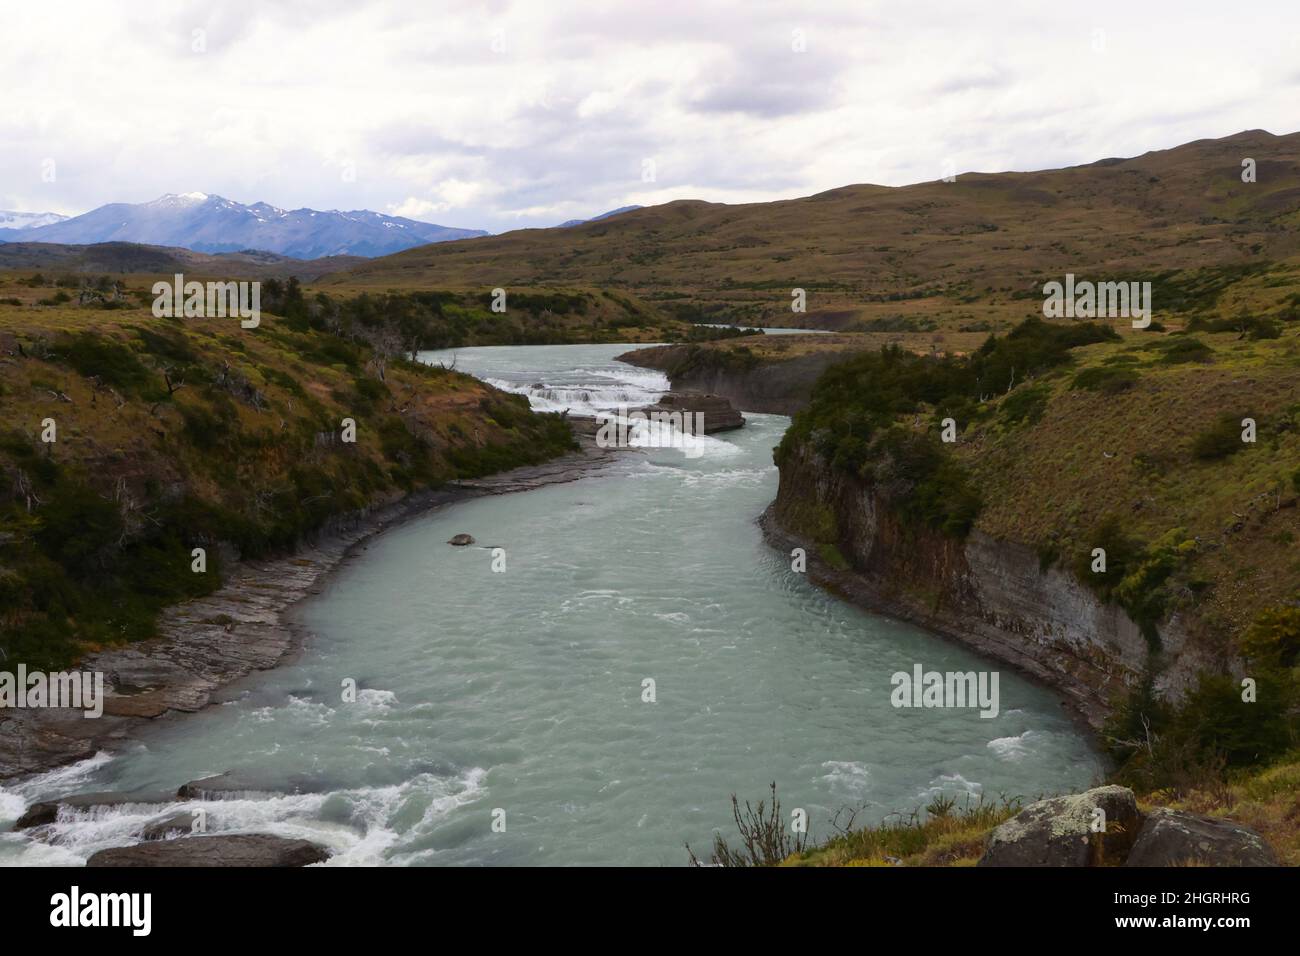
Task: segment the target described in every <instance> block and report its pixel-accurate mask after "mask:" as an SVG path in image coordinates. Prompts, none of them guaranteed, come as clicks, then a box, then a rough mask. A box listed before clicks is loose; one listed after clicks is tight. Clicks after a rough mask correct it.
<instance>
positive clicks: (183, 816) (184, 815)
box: [140, 811, 195, 843]
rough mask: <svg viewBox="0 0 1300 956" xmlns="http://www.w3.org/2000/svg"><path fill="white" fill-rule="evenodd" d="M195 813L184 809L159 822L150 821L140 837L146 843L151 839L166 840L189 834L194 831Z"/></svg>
mask: <svg viewBox="0 0 1300 956" xmlns="http://www.w3.org/2000/svg"><path fill="white" fill-rule="evenodd" d="M194 818H195V815H194V814H193V813H191V812H187V811H183V812H181V813H173V814H171V815H170V816H167V817H164V818H163V819H161V820H159V821H158V822H157V823H150V824H149V825H148V826H146V827H145V828H144V829H143V830H141V831H140V839H141V840H144V841H145V842H146V843H148V842H150V841H151V840H166V839H168V838H169V837H174V836H188V835H189V834H191V833H193V832H194Z"/></svg>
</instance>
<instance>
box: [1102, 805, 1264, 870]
mask: <svg viewBox="0 0 1300 956" xmlns="http://www.w3.org/2000/svg"><path fill="white" fill-rule="evenodd" d="M1188 864H1198V865H1201V866H1277V865H1278V862H1277V857H1275V856H1274V855H1273V851H1272V850H1270V849H1269V848H1268V845H1267V844H1266V843H1265V842H1264V840H1263V838H1262V837H1261V836H1260V835H1259V834H1258V833H1256V832H1255V831H1254V830H1252V829H1251V828H1250V827H1247V826H1242V825H1241V824H1240V823H1233V822H1232V821H1230V820H1215V819H1213V818H1212V817H1201V816H1196V815H1195V814H1191V813H1183V812H1181V811H1179V810H1169V809H1166V808H1164V807H1161V808H1159V809H1156V810H1152V811H1151V813H1150V814H1149V815H1148V816H1147V818H1146V822H1144V823H1143V824H1142V829H1141V830H1140V831H1138V835H1137V842H1136V843H1134V844H1133V850H1132V852H1131V853H1129V855H1128V859H1127V860H1126V861H1125V863H1124V865H1125V866H1186V865H1188Z"/></svg>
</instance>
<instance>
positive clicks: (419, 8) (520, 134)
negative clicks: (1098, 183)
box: [0, 0, 1300, 230]
mask: <svg viewBox="0 0 1300 956" xmlns="http://www.w3.org/2000/svg"><path fill="white" fill-rule="evenodd" d="M1296 9H1297V8H1296V7H1295V4H1294V2H1293V0H1269V2H1263V3H1260V4H1256V5H1254V6H1252V7H1251V8H1250V9H1249V13H1246V12H1243V11H1242V10H1240V9H1237V8H1233V7H1231V6H1227V5H1223V4H1221V3H1218V2H1207V0H1185V2H1173V0H1161V2H1152V3H1146V4H1135V3H1131V2H1128V0H1124V2H1119V0H1098V2H1095V3H1093V4H1090V5H1089V7H1088V10H1087V16H1086V17H1081V16H1080V14H1079V12H1078V11H1077V10H1076V9H1072V8H1070V7H1069V6H1068V5H1042V6H1031V5H1027V4H1000V5H998V6H996V7H992V8H988V9H986V10H983V11H981V12H980V13H979V14H978V15H977V16H976V15H972V13H971V11H970V8H969V7H968V6H967V5H964V4H954V3H945V2H941V0H913V2H910V3H908V4H905V5H904V4H890V5H888V6H886V5H884V4H881V3H870V2H864V0H840V2H830V0H828V2H824V3H818V4H816V5H802V4H795V3H779V2H774V0H714V2H699V0H693V2H682V3H674V2H667V3H654V4H642V3H632V2H628V3H626V4H613V3H608V2H597V0H584V2H569V3H564V4H541V3H536V2H529V0H497V2H494V3H490V4H485V5H482V6H476V5H468V4H464V3H461V2H456V0H448V2H445V3H414V2H403V0H376V2H370V3H366V4H356V3H352V2H349V0H287V2H281V3H276V4H265V3H259V2H255V0H224V2H222V0H194V2H179V3H178V2H174V0H132V2H131V3H130V4H106V3H103V2H102V0H42V2H41V3H39V4H10V5H8V6H7V8H6V12H5V18H6V24H5V26H6V31H5V41H4V42H5V51H6V52H5V56H4V57H3V58H2V59H0V89H3V90H4V91H5V94H4V96H3V98H0V142H3V143H4V149H3V150H0V208H17V209H24V210H31V211H46V210H50V211H54V212H62V213H78V212H84V211H85V210H87V209H89V208H92V207H94V206H97V205H100V204H102V203H105V202H111V201H124V202H139V201H143V200H147V199H152V198H154V197H156V196H157V195H158V194H160V193H162V192H187V191H190V190H202V191H204V192H209V193H219V194H221V195H226V196H229V197H230V198H232V199H238V200H241V201H246V202H251V201H253V200H257V199H262V200H266V201H268V202H271V203H273V204H275V205H278V206H282V207H286V208H294V207H300V206H313V207H317V208H327V209H329V208H341V209H356V208H371V209H385V210H398V211H401V212H402V214H403V215H410V216H416V217H418V218H430V217H434V216H436V217H439V218H437V219H436V221H438V222H443V223H445V224H447V225H455V226H468V227H477V228H487V229H492V230H500V229H509V228H515V227H517V226H519V225H548V224H551V223H552V222H553V221H554V220H555V219H556V218H569V217H571V216H575V217H581V216H589V215H592V214H595V213H599V212H602V211H604V210H607V209H611V208H614V207H616V206H621V205H626V204H629V203H633V202H642V203H644V202H647V201H650V202H656V201H664V200H665V199H667V198H669V197H686V196H689V197H692V198H699V199H709V200H716V201H754V200H763V199H774V198H781V197H789V196H798V195H807V194H810V193H814V192H818V191H821V190H824V189H830V188H833V187H835V186H840V185H844V184H846V183H853V182H879V183H885V184H891V185H898V184H902V183H907V182H915V181H919V180H926V179H934V178H936V177H937V176H938V175H940V174H941V172H942V168H943V164H944V163H945V162H946V161H947V160H948V159H951V160H952V161H953V162H954V163H955V164H956V166H957V168H958V170H959V171H966V170H970V169H1003V168H1015V169H1034V168H1044V167H1051V166H1058V165H1065V164H1071V163H1079V162H1088V161H1091V160H1094V159H1098V158H1101V157H1103V156H1115V155H1134V154H1137V153H1141V152H1145V151H1146V150H1148V149H1155V148H1163V147H1168V146H1173V145H1176V144H1178V143H1181V142H1185V141H1188V140H1191V139H1197V138H1201V137H1206V136H1222V135H1226V134H1229V133H1233V132H1236V131H1239V130H1241V129H1247V128H1253V127H1263V128H1266V129H1271V130H1272V131H1273V132H1277V133H1283V132H1291V131H1293V130H1294V128H1295V127H1296V125H1297V122H1296V115H1295V110H1294V103H1295V94H1296V86H1295V84H1296V82H1297V81H1296V77H1297V74H1296V72H1295V65H1294V64H1295V63H1296V62H1297V61H1298V60H1300V47H1298V45H1297V44H1298V42H1300V41H1298V40H1297V37H1298V36H1300V31H1298V30H1297V29H1296V27H1297V25H1298V24H1297V21H1300V14H1298V13H1297V12H1296ZM1098 29H1099V30H1102V31H1103V32H1104V39H1105V42H1104V51H1103V52H1098V51H1097V50H1095V49H1094V33H1093V31H1094V30H1098ZM795 30H800V31H802V36H803V37H804V38H805V40H806V50H805V51H804V52H797V51H796V50H795V49H794V47H795V46H796V45H797V44H794V43H792V37H793V36H794V31H795ZM195 31H202V33H200V34H196V32H195ZM496 31H500V36H501V37H502V38H503V39H504V50H503V52H495V51H494V48H493V40H494V35H495V32H496ZM196 37H201V38H202V43H201V44H197V45H200V46H202V47H203V50H204V52H195V46H196ZM652 157H653V158H655V160H656V162H657V173H658V175H657V179H656V181H655V182H654V183H652V184H647V183H644V182H642V179H641V169H642V160H643V159H646V158H652ZM46 159H53V160H54V161H55V162H56V169H57V175H56V178H55V181H54V182H45V181H43V180H42V178H41V172H42V163H43V161H44V160H46Z"/></svg>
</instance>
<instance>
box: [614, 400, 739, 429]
mask: <svg viewBox="0 0 1300 956" xmlns="http://www.w3.org/2000/svg"><path fill="white" fill-rule="evenodd" d="M638 411H640V412H642V413H644V414H646V415H653V414H660V415H663V414H668V415H672V414H681V415H689V414H698V415H699V416H700V417H699V419H698V421H699V422H700V425H701V427H702V428H703V430H704V434H706V435H712V434H713V433H714V432H725V431H730V430H731V429H733V428H740V427H741V426H743V425H744V424H745V419H744V416H742V415H741V414H740V412H738V411H736V410H735V409H734V408H733V407H732V406H731V402H730V401H728V400H727V399H725V398H723V397H722V396H721V395H704V394H697V393H695V392H668V393H666V394H664V395H662V396H660V398H659V402H658V404H655V405H647V406H646V407H645V408H642V409H638ZM683 431H691V432H692V434H694V431H693V430H692V429H689V428H684V429H683Z"/></svg>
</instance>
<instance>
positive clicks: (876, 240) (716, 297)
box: [328, 130, 1300, 329]
mask: <svg viewBox="0 0 1300 956" xmlns="http://www.w3.org/2000/svg"><path fill="white" fill-rule="evenodd" d="M1245 159H1253V160H1254V161H1255V171H1256V179H1257V181H1256V182H1253V183H1247V182H1243V181H1242V171H1243V167H1242V163H1243V160H1245ZM1297 254H1300V133H1291V134H1288V135H1284V136H1276V135H1273V134H1272V133H1268V132H1265V131H1263V130H1251V131H1247V132H1242V133H1238V134H1236V135H1233V136H1228V137H1224V138H1222V139H1207V140H1199V141H1196V142H1193V143H1188V144H1186V145H1183V146H1178V147H1176V148H1173V149H1167V150H1157V151H1154V152H1149V153H1146V154H1144V155H1142V156H1138V157H1135V158H1131V159H1102V160H1099V161H1098V162H1094V163H1090V164H1088V165H1084V166H1074V167H1070V168H1066V169H1056V170H1044V171H1039V172H1005V173H992V174H990V173H963V174H960V175H958V176H957V177H956V180H955V181H954V182H943V181H935V182H927V183H918V184H916V185H912V186H904V187H885V186H871V185H852V186H843V187H841V188H838V189H832V190H829V191H827V192H823V193H819V194H817V195H815V196H808V197H806V198H802V199H791V200H784V201H779V202H769V203H751V204H742V205H723V204H720V203H708V202H699V201H692V200H682V201H677V202H670V203H666V204H664V205H660V206H652V207H647V208H643V209H637V210H633V211H630V212H625V213H622V214H620V215H618V216H615V217H612V218H610V219H608V220H602V221H595V222H588V223H584V224H580V225H576V226H572V227H569V228H563V229H543V230H537V229H531V230H520V231H515V232H509V233H504V234H502V235H498V236H489V237H484V238H479V239H473V240H469V241H465V242H457V243H454V244H448V245H439V246H426V247H422V248H419V249H412V250H407V251H404V252H400V253H397V254H395V255H391V256H386V257H383V258H381V259H376V260H374V261H371V262H368V263H365V264H363V265H362V266H360V267H358V268H357V269H355V270H352V271H350V272H348V273H344V274H339V275H336V276H333V277H332V278H331V279H329V280H328V281H329V282H330V283H335V284H340V285H347V286H350V287H355V288H367V287H369V288H376V287H377V288H414V287H422V286H423V287H437V288H456V287H461V288H475V287H478V288H481V287H483V286H489V287H490V286H498V285H500V286H535V285H555V286H566V285H585V286H592V285H594V286H598V287H602V288H613V289H624V290H627V291H630V292H634V293H636V294H638V295H639V296H640V297H642V298H643V299H645V300H647V301H650V302H658V303H660V304H661V305H662V306H663V307H664V308H669V309H672V310H673V311H676V312H677V313H678V314H680V315H683V316H689V317H694V318H701V317H717V318H723V319H735V320H741V321H746V322H754V321H758V320H763V319H767V320H771V319H772V318H773V317H779V318H780V323H779V324H785V325H790V324H807V325H809V326H813V327H821V328H834V329H845V328H852V327H855V326H857V325H859V324H861V323H864V322H866V323H870V322H872V321H878V320H885V319H896V320H901V321H903V322H906V321H908V320H909V319H911V318H915V317H916V316H918V315H925V316H926V317H929V318H937V320H938V321H939V324H940V325H943V323H944V320H945V319H946V318H962V319H963V320H965V321H967V322H981V321H982V322H987V323H991V324H992V326H993V327H999V326H1000V325H1002V324H1005V323H1007V322H1009V321H1011V320H1019V319H1021V318H1023V317H1024V316H1025V314H1026V313H1027V312H1028V311H1032V310H1033V308H1034V304H1032V303H1028V302H1026V301H1023V300H1025V299H1029V298H1034V299H1037V298H1040V296H1041V292H1040V290H1041V287H1042V284H1043V283H1044V282H1045V281H1047V280H1048V279H1051V278H1053V277H1058V278H1059V277H1060V276H1061V275H1063V274H1064V273H1066V272H1073V273H1075V274H1101V275H1105V276H1114V277H1121V276H1131V275H1134V274H1136V273H1143V272H1157V271H1160V272H1165V271H1169V270H1187V269H1196V268H1200V267H1204V266H1216V267H1218V266H1223V265H1225V264H1236V263H1246V262H1259V261H1265V260H1283V259H1288V258H1291V257H1294V256H1296V255H1297ZM794 288H803V289H805V290H806V291H807V295H808V306H807V314H805V315H797V314H792V313H791V310H790V302H791V290H792V289H794ZM1156 308H1157V310H1159V308H1160V303H1159V302H1156Z"/></svg>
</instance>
